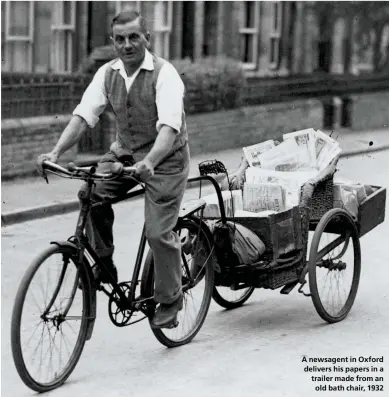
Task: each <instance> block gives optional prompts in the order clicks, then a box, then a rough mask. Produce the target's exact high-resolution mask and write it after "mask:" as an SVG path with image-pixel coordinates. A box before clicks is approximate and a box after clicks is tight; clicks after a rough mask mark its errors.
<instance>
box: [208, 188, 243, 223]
mask: <svg viewBox="0 0 389 397" xmlns="http://www.w3.org/2000/svg"><path fill="white" fill-rule="evenodd" d="M222 197H223V203H224V208H225V211H226V216H228V217H232V216H234V213H235V211H237V210H243V198H242V190H231V191H230V190H226V191H224V192H222ZM202 199H203V200H204V201H205V202H206V203H207V205H206V206H205V208H204V212H203V216H204V217H206V218H219V217H220V207H219V200H218V197H217V195H216V193H214V194H210V195H208V196H204V197H202Z"/></svg>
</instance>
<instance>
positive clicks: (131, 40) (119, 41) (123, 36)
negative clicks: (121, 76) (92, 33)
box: [112, 19, 150, 66]
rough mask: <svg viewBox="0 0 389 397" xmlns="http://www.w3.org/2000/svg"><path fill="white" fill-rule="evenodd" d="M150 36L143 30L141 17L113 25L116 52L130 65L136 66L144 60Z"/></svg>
mask: <svg viewBox="0 0 389 397" xmlns="http://www.w3.org/2000/svg"><path fill="white" fill-rule="evenodd" d="M149 38H150V35H149V34H148V33H147V34H145V33H144V32H143V31H142V29H141V27H140V25H139V19H136V20H135V21H132V22H127V23H125V24H116V25H114V26H113V27H112V41H113V44H114V47H115V50H116V53H117V55H118V57H119V58H120V59H121V60H122V61H123V62H124V63H125V64H127V65H130V66H132V65H134V66H136V65H138V64H140V63H141V62H142V61H143V58H144V55H145V48H147V47H148V44H149Z"/></svg>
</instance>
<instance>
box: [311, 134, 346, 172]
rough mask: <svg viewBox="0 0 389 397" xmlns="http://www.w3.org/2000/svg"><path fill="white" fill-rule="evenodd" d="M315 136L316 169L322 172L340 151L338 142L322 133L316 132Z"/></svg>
mask: <svg viewBox="0 0 389 397" xmlns="http://www.w3.org/2000/svg"><path fill="white" fill-rule="evenodd" d="M315 135H316V142H315V149H316V157H317V166H318V169H319V170H321V171H322V170H323V169H324V168H325V167H327V166H328V164H329V163H330V162H331V161H332V160H333V159H334V158H335V157H336V156H337V155H339V154H340V153H341V151H342V150H341V149H340V147H339V142H337V141H335V139H333V138H331V137H330V136H328V135H327V134H325V133H324V132H322V131H320V130H317V131H316V132H315Z"/></svg>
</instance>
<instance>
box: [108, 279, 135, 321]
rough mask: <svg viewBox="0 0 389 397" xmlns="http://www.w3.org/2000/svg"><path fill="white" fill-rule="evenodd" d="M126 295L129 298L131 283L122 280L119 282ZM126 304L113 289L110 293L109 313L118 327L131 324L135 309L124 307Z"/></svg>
mask: <svg viewBox="0 0 389 397" xmlns="http://www.w3.org/2000/svg"><path fill="white" fill-rule="evenodd" d="M118 286H119V288H120V289H121V290H122V291H123V293H124V295H125V296H126V297H127V298H128V299H129V297H130V291H131V283H127V282H122V283H119V284H118ZM125 306H126V305H125V304H124V302H122V301H121V300H120V296H119V294H118V293H117V292H115V291H112V292H111V294H110V295H109V301H108V314H109V318H110V320H111V321H112V323H113V324H114V325H116V326H117V327H125V326H126V325H129V322H130V320H131V317H132V315H133V313H134V310H131V309H127V308H124V307H125Z"/></svg>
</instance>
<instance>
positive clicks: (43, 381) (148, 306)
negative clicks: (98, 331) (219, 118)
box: [11, 161, 214, 392]
mask: <svg viewBox="0 0 389 397" xmlns="http://www.w3.org/2000/svg"><path fill="white" fill-rule="evenodd" d="M43 166H44V171H45V172H46V171H48V172H50V173H53V174H56V175H59V176H61V177H64V178H71V179H81V180H84V181H85V182H86V185H87V189H86V190H85V193H84V194H83V195H81V197H80V211H79V215H78V220H77V226H76V230H75V234H74V235H73V236H71V237H69V238H68V239H67V240H66V241H52V242H51V244H50V247H49V248H47V249H46V250H45V251H44V252H42V253H41V254H40V255H38V257H36V258H35V260H34V261H33V262H32V264H31V265H30V267H29V268H28V269H27V271H26V273H25V274H24V277H23V278H22V280H21V283H20V285H19V288H18V291H17V295H16V298H15V303H14V307H13V313H12V321H11V347H12V354H13V359H14V363H15V366H16V369H17V371H18V373H19V376H20V377H21V379H22V381H23V382H24V383H25V384H26V385H27V386H28V387H29V388H31V389H32V390H34V391H37V392H46V391H49V390H52V389H55V388H57V387H59V386H61V385H62V384H63V383H64V382H65V381H66V379H67V378H68V377H69V376H70V374H71V373H72V372H73V370H74V368H75V367H76V365H77V363H78V361H79V359H80V357H81V354H82V351H83V348H84V346H85V343H86V341H87V340H90V338H91V337H92V333H93V327H94V323H95V320H96V293H97V291H102V292H103V293H105V294H106V295H107V296H108V298H109V299H108V313H109V318H110V320H111V322H112V323H113V324H114V325H116V326H118V327H124V326H128V325H131V324H135V323H137V322H139V321H142V320H143V319H146V318H147V319H148V320H149V322H151V320H152V317H153V314H154V313H155V309H156V306H157V303H156V302H155V301H154V299H153V289H154V278H153V277H154V275H153V274H154V270H153V269H154V262H153V255H152V252H151V250H149V252H148V254H147V256H146V259H145V261H144V264H143V270H142V274H141V268H142V262H143V259H144V254H145V248H146V236H145V228H144V226H143V231H142V235H141V238H140V243H139V247H138V252H137V257H136V261H135V266H134V270H133V275H132V279H131V281H124V282H116V281H115V279H114V278H113V277H112V275H111V274H110V273H109V271H108V270H107V268H106V266H105V264H104V263H103V262H102V261H101V260H100V259H99V257H98V255H97V254H96V253H95V251H94V250H93V248H92V247H91V244H90V242H89V240H88V238H87V237H86V235H85V234H84V228H85V223H86V220H87V216H88V214H89V212H90V210H91V208H92V205H98V204H96V203H92V199H91V197H92V193H93V186H94V184H95V181H96V180H114V179H117V178H122V177H123V178H134V176H133V174H134V171H135V168H134V167H124V166H123V165H122V164H121V163H115V164H114V165H113V166H112V168H111V172H109V173H97V172H96V167H94V166H92V167H77V166H76V165H75V164H74V163H70V164H69V166H68V168H64V167H61V166H59V165H57V164H54V163H52V162H49V161H45V162H44V164H43ZM45 178H46V181H47V182H48V180H47V176H46V174H45ZM200 179H201V177H197V178H192V179H191V180H189V181H196V180H200ZM138 182H139V181H138ZM139 183H140V182H139ZM143 193H144V188H141V189H137V190H135V191H130V192H129V193H127V194H126V196H125V197H123V198H120V199H116V200H112V201H111V203H112V204H114V203H117V202H119V201H123V200H126V199H129V198H132V197H135V196H138V195H141V194H143ZM204 207H205V201H204V200H201V199H199V200H192V201H191V202H189V203H184V204H183V205H182V207H181V210H180V214H179V218H178V222H177V225H176V227H175V229H174V230H175V231H176V232H177V233H178V235H179V236H180V239H181V247H182V250H181V251H182V255H181V256H182V291H183V296H184V299H183V309H182V310H181V311H180V312H179V313H178V317H177V320H178V321H177V322H176V323H175V324H174V325H173V328H171V329H159V328H153V327H151V330H152V332H153V333H154V335H155V337H156V338H157V340H158V341H159V342H160V343H162V344H163V345H165V346H167V347H176V346H181V345H184V344H186V343H189V342H190V341H191V340H192V339H193V338H194V337H195V336H196V334H197V333H198V332H199V330H200V328H201V327H202V325H203V323H204V320H205V318H206V315H207V312H208V309H209V305H210V301H211V298H212V291H213V281H214V271H213V263H212V255H213V245H212V235H211V233H210V231H209V229H208V227H207V226H206V225H205V223H204V222H203V221H202V213H203V209H204ZM54 260H55V261H54ZM47 263H49V265H50V266H49V267H48V273H47V277H46V280H47V285H46V288H44V286H43V287H42V285H41V284H42V279H43V276H41V273H40V272H41V270H42V269H43V268H44V266H45V265H46V264H47ZM95 266H96V267H97V268H98V269H99V270H100V271H102V272H105V274H106V275H107V276H108V278H109V280H110V282H109V283H108V284H105V285H102V284H101V283H99V282H98V281H97V282H96V280H95V278H94V276H93V267H95ZM54 271H55V274H54V276H53V273H54ZM140 275H141V277H140V279H139V276H140ZM39 281H41V283H40V284H39V290H38V291H37V290H34V283H35V282H39ZM200 287H202V289H200ZM49 290H50V291H49ZM66 290H68V291H69V294H68V296H66V297H65V296H64V294H65V291H66ZM201 291H202V295H201V296H200V299H199V302H198V304H196V302H197V301H196V299H195V298H196V297H197V296H195V294H196V295H198V294H200V292H201ZM30 296H31V297H30ZM37 296H38V297H40V296H42V297H43V298H44V299H43V300H44V302H43V304H41V305H39V304H38V302H37ZM32 304H36V308H34V309H33V310H25V309H26V307H27V306H30V305H32ZM77 305H80V306H81V307H80V308H79V309H77V307H78V306H77ZM37 309H38V310H37ZM138 315H140V316H141V317H140V318H138ZM26 318H28V319H29V320H30V319H31V320H32V322H31V324H30V325H29V328H26V327H24V323H23V321H24V320H25V319H26ZM191 319H192V320H193V321H192V323H190V324H189V321H190V320H191ZM76 326H78V328H77V329H76ZM33 327H35V330H33V331H32V330H31V332H30V333H29V334H28V336H29V338H28V339H27V342H28V343H27V346H24V342H25V339H24V333H25V331H29V330H30V329H31V328H33ZM37 330H39V332H38V333H37ZM66 331H70V336H69V335H67V336H66V337H65V332H66ZM180 331H182V332H181V333H180ZM46 337H48V341H47V342H46V344H44V340H43V339H44V338H46ZM58 339H59V340H58ZM73 339H74V347H73V348H71V347H69V344H70V341H71V340H73ZM33 342H34V346H35V345H36V347H35V349H34V350H33V352H32V360H30V361H28V357H27V353H26V352H25V350H26V348H28V347H29V345H31V344H32V343H33ZM56 342H57V343H56ZM58 344H59V346H58ZM62 348H64V350H62ZM56 353H58V354H59V357H58V358H55V359H53V355H54V354H56ZM35 361H37V362H39V368H38V370H36V371H33V370H32V369H31V368H30V364H31V365H33V364H34V362H35ZM43 366H45V369H47V371H44V370H43ZM54 367H55V368H54Z"/></svg>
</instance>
